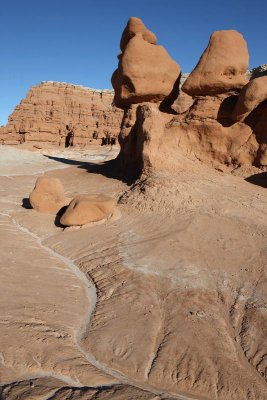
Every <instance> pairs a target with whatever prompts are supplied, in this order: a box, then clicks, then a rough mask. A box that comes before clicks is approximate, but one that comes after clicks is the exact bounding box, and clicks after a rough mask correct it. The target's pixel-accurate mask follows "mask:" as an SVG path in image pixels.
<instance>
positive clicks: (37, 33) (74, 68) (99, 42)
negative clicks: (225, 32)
mask: <svg viewBox="0 0 267 400" xmlns="http://www.w3.org/2000/svg"><path fill="white" fill-rule="evenodd" d="M130 16H136V17H139V18H141V19H142V20H143V22H144V23H145V24H146V26H147V27H148V28H149V29H150V30H152V31H153V32H154V33H155V34H156V35H157V37H158V42H159V44H162V45H164V46H165V48H166V49H167V50H168V52H169V53H170V55H171V56H172V57H173V58H174V59H175V60H176V61H177V62H178V64H179V65H180V66H181V68H182V71H183V72H190V71H191V70H192V69H193V68H194V66H195V64H196V63H197V61H198V59H199V57H200V55H201V53H202V51H203V50H204V49H205V47H206V45H207V43H208V40H209V36H210V34H211V33H212V32H213V31H215V30H219V29H237V30H238V31H240V32H241V33H242V34H243V35H244V37H245V39H246V40H247V42H248V46H249V51H250V66H251V67H255V66H258V65H260V64H263V63H267V48H266V37H267V22H266V21H267V1H266V0H254V1H251V0H231V1H230V0H223V1H221V0H183V1H180V0H165V1H163V0H142V1H141V0H131V1H127V0H93V1H92V0H71V1H70V0H65V1H62V0H54V1H52V0H45V1H41V0H39V1H38V0H34V1H33V0H20V1H19V0H13V1H12V0H9V1H7V0H2V1H1V3H0V56H1V63H0V125H1V124H5V123H6V122H7V117H8V115H9V114H10V113H11V112H12V111H13V108H14V107H15V106H16V105H17V104H18V103H19V102H20V100H21V99H22V98H23V97H24V96H25V94H26V92H27V91H28V90H29V88H30V86H32V85H36V84H38V83H40V82H41V81H42V80H54V81H64V82H70V83H76V84H81V85H84V86H89V87H94V88H110V87H111V84H110V77H111V74H112V72H113V70H114V69H115V68H116V65H117V58H116V56H117V54H118V53H119V40H120V36H121V33H122V30H123V28H124V26H125V24H126V22H127V20H128V18H129V17H130Z"/></svg>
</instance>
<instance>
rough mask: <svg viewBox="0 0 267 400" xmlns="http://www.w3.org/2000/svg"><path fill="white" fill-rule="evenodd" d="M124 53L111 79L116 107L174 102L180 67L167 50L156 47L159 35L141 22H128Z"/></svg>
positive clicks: (177, 88)
mask: <svg viewBox="0 0 267 400" xmlns="http://www.w3.org/2000/svg"><path fill="white" fill-rule="evenodd" d="M121 50H122V54H120V55H119V56H118V59H119V65H118V69H117V70H116V71H115V72H114V74H113V76H112V85H113V87H114V89H115V98H114V102H115V104H116V106H117V107H121V108H125V107H128V106H129V105H130V104H133V103H142V102H144V101H151V102H158V101H162V100H164V99H166V98H167V100H168V102H170V103H172V102H173V101H174V100H175V98H176V97H177V95H178V91H179V79H180V72H181V70H180V67H179V65H177V64H176V62H175V61H174V60H173V59H172V58H171V57H170V56H169V54H168V53H167V51H166V50H165V49H164V47H162V46H158V45H157V38H156V36H155V35H154V34H153V33H152V32H150V31H149V30H148V29H147V28H146V27H145V26H144V24H143V23H142V21H141V20H140V19H138V18H130V19H129V21H128V24H127V26H126V28H125V30H124V32H123V34H122V38H121ZM167 100H166V101H167Z"/></svg>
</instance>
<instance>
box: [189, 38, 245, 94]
mask: <svg viewBox="0 0 267 400" xmlns="http://www.w3.org/2000/svg"><path fill="white" fill-rule="evenodd" d="M248 61H249V54H248V49H247V44H246V41H245V40H244V38H243V36H242V35H241V34H240V33H239V32H237V31H235V30H224V31H216V32H214V33H213V34H212V35H211V37H210V41H209V44H208V47H207V48H206V50H205V51H204V53H203V54H202V56H201V58H200V60H199V62H198V64H197V66H196V67H195V69H194V70H193V71H192V72H191V74H190V75H189V77H188V79H187V80H186V81H185V83H184V85H183V86H182V90H183V91H184V92H185V93H187V94H189V95H190V96H209V95H215V94H221V93H226V92H229V91H231V90H240V89H242V87H243V86H244V85H245V84H246V83H247V82H248V78H247V77H246V76H245V73H246V71H247V69H248Z"/></svg>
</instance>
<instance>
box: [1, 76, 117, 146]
mask: <svg viewBox="0 0 267 400" xmlns="http://www.w3.org/2000/svg"><path fill="white" fill-rule="evenodd" d="M113 96H114V93H113V91H112V90H94V89H88V88H85V87H82V86H77V85H71V84H67V83H58V82H43V83H41V84H40V85H38V86H33V87H32V88H31V89H30V90H29V92H28V93H27V96H26V97H25V99H23V100H22V101H21V103H20V104H19V105H18V106H17V107H16V108H15V110H14V112H13V113H12V114H11V115H10V116H9V119H8V124H7V125H6V126H5V127H2V128H0V143H1V142H2V143H6V144H18V143H23V142H30V143H32V144H40V143H43V144H45V143H51V144H54V145H60V146H68V145H69V144H70V142H71V140H72V139H71V136H72V134H73V135H74V137H73V144H74V145H75V144H78V145H84V144H87V143H89V141H90V140H92V139H93V138H101V137H103V136H105V135H106V134H110V135H111V136H116V137H117V136H118V132H119V129H120V123H121V118H122V112H121V110H119V109H118V108H116V107H114V106H113V105H112V101H113ZM70 139H71V140H70Z"/></svg>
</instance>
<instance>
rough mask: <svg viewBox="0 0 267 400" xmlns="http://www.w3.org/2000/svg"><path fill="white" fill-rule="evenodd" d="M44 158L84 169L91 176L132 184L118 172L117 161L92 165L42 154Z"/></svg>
mask: <svg viewBox="0 0 267 400" xmlns="http://www.w3.org/2000/svg"><path fill="white" fill-rule="evenodd" d="M44 156H45V157H47V158H49V160H54V161H57V162H60V163H63V164H67V165H69V166H72V165H73V166H77V167H78V168H82V169H85V170H87V172H89V173H91V174H100V175H103V176H105V177H107V178H111V179H117V180H120V181H122V182H124V183H126V184H127V185H129V186H130V185H131V184H132V183H133V179H132V178H130V177H126V176H125V175H124V174H123V173H122V172H120V170H119V166H118V161H117V159H114V160H109V161H104V162H102V163H93V162H85V161H78V160H71V159H68V158H61V157H55V156H49V155H46V154H44Z"/></svg>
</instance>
